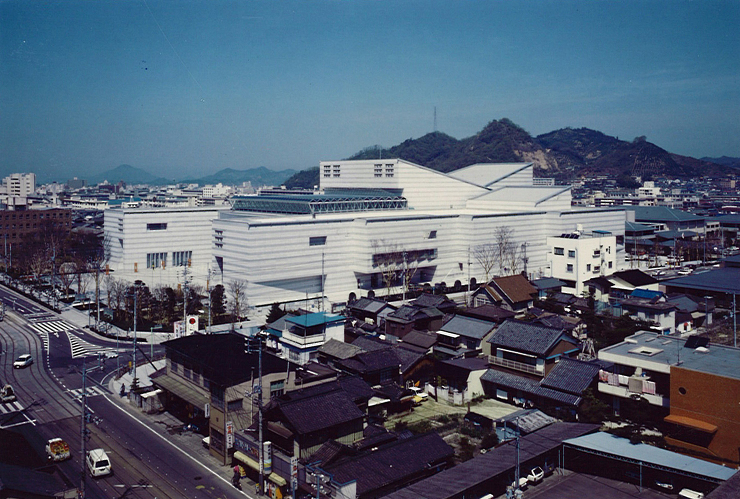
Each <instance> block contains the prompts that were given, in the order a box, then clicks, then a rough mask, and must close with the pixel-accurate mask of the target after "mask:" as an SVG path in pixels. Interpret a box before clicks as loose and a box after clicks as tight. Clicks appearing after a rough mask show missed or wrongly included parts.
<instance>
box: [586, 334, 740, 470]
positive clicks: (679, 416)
mask: <svg viewBox="0 0 740 499" xmlns="http://www.w3.org/2000/svg"><path fill="white" fill-rule="evenodd" d="M599 360H603V361H607V362H611V363H613V368H612V369H610V370H602V371H601V372H600V373H599V384H598V389H599V392H600V393H602V394H604V395H608V396H611V398H612V402H613V407H614V410H615V412H619V411H620V406H621V405H622V404H623V403H624V401H625V400H628V399H644V400H646V401H647V402H648V403H650V404H651V405H654V406H657V407H662V408H664V410H666V411H669V414H668V415H667V416H666V417H665V418H664V421H665V422H666V423H668V425H669V428H668V433H667V435H666V441H667V442H668V443H669V444H671V445H673V446H675V447H679V448H683V449H685V451H686V452H688V453H691V454H694V455H696V456H697V457H701V458H703V459H708V460H710V461H715V462H719V463H723V464H727V465H729V466H733V467H737V466H738V464H740V454H739V452H740V350H738V349H737V348H733V347H727V346H723V345H710V344H709V342H708V340H707V339H706V338H700V337H697V336H689V337H688V338H678V337H674V336H664V335H659V334H656V333H652V332H647V331H640V332H638V333H636V334H634V335H632V336H629V337H627V338H625V340H624V341H623V342H621V343H618V344H616V345H612V346H609V347H606V348H603V349H601V350H600V351H599Z"/></svg>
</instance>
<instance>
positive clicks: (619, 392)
mask: <svg viewBox="0 0 740 499" xmlns="http://www.w3.org/2000/svg"><path fill="white" fill-rule="evenodd" d="M599 392H600V393H605V394H607V395H614V396H615V397H621V398H625V399H628V398H638V397H642V398H644V399H645V400H647V401H648V402H650V404H651V405H655V406H658V407H668V406H669V405H670V399H669V398H668V397H665V396H663V395H660V394H654V395H653V394H650V393H645V392H634V391H630V389H629V388H628V387H627V386H626V385H619V386H615V385H610V384H608V383H604V382H599Z"/></svg>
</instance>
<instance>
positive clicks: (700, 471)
mask: <svg viewBox="0 0 740 499" xmlns="http://www.w3.org/2000/svg"><path fill="white" fill-rule="evenodd" d="M563 443H564V444H566V445H569V446H571V447H576V448H582V449H587V450H592V451H596V452H600V453H604V454H610V455H613V456H616V457H624V458H628V459H634V460H636V461H640V462H641V463H643V466H645V465H647V466H649V465H651V464H653V465H656V466H662V467H665V468H671V469H674V470H677V471H681V472H684V473H694V474H696V475H700V476H703V477H707V478H711V479H714V480H727V479H728V478H730V477H731V476H732V475H734V474H735V473H736V472H737V470H736V469H733V468H728V467H725V466H721V465H719V464H714V463H710V462H709V461H704V460H702V459H696V458H694V457H689V456H684V455H683V454H678V453H677V452H671V451H668V450H665V449H660V448H658V447H654V446H652V445H648V444H633V443H632V442H630V440H629V439H627V438H622V437H618V436H616V435H612V434H611V433H606V432H597V433H592V434H591V435H584V436H581V437H576V438H571V439H568V440H565V441H564V442H563Z"/></svg>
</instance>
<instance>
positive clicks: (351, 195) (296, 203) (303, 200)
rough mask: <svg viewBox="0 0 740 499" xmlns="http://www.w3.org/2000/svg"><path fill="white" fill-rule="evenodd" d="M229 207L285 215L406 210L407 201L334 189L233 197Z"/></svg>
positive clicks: (383, 194) (381, 193)
mask: <svg viewBox="0 0 740 499" xmlns="http://www.w3.org/2000/svg"><path fill="white" fill-rule="evenodd" d="M231 205H232V209H234V210H236V211H250V212H256V213H279V214H285V215H313V214H316V213H343V212H354V211H360V212H362V211H381V210H405V209H408V201H407V200H406V198H404V197H403V196H401V195H398V194H394V193H392V192H388V191H384V190H380V189H373V190H370V189H368V190H360V189H351V190H350V189H348V190H346V191H341V192H340V191H339V190H337V189H335V190H333V191H331V192H328V193H326V194H290V195H279V194H268V195H264V196H237V197H234V198H232V202H231Z"/></svg>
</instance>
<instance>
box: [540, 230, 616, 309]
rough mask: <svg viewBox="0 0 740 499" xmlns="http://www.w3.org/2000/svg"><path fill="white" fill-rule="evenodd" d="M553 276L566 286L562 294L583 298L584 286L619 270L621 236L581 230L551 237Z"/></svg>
mask: <svg viewBox="0 0 740 499" xmlns="http://www.w3.org/2000/svg"><path fill="white" fill-rule="evenodd" d="M547 247H548V250H549V251H548V259H549V261H550V270H551V272H552V274H551V275H552V277H554V278H556V279H560V280H561V281H563V282H564V283H565V286H563V289H562V291H564V292H566V293H572V294H574V295H577V296H580V295H581V294H582V293H583V291H584V289H585V288H584V283H585V282H586V281H588V280H589V279H592V278H594V277H598V276H608V275H611V274H613V273H614V272H615V271H616V270H617V263H616V262H617V237H616V236H615V235H612V233H611V232H608V231H603V230H595V231H592V232H591V233H590V234H584V233H583V231H581V230H576V231H575V232H572V233H565V234H561V235H560V236H557V237H548V238H547Z"/></svg>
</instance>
